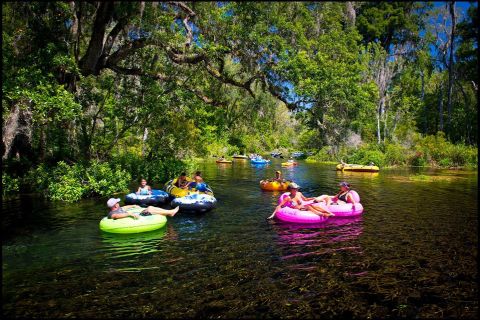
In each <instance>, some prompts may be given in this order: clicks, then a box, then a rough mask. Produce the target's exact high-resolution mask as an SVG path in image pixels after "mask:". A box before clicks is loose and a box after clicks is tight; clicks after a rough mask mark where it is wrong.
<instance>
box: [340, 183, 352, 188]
mask: <svg viewBox="0 0 480 320" xmlns="http://www.w3.org/2000/svg"><path fill="white" fill-rule="evenodd" d="M338 185H339V186H340V187H345V188H350V183H348V182H346V181H342V182H340V183H339V184H338Z"/></svg>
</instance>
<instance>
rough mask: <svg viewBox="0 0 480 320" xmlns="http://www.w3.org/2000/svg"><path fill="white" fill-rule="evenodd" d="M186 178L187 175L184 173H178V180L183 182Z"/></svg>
mask: <svg viewBox="0 0 480 320" xmlns="http://www.w3.org/2000/svg"><path fill="white" fill-rule="evenodd" d="M186 177H187V174H186V173H185V172H182V173H180V177H179V178H180V180H185V178H186Z"/></svg>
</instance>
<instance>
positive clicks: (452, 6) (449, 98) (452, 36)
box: [447, 1, 456, 134]
mask: <svg viewBox="0 0 480 320" xmlns="http://www.w3.org/2000/svg"><path fill="white" fill-rule="evenodd" d="M449 7H450V16H451V17H452V29H451V30H452V31H451V34H450V56H449V59H448V60H449V61H448V91H447V95H448V96H447V110H448V114H447V131H448V134H450V128H451V121H452V91H453V78H454V74H453V53H454V42H455V23H456V22H455V1H451V2H450V3H449Z"/></svg>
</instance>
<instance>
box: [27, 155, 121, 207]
mask: <svg viewBox="0 0 480 320" xmlns="http://www.w3.org/2000/svg"><path fill="white" fill-rule="evenodd" d="M130 181H131V175H130V173H128V172H127V171H126V170H124V169H121V167H120V166H118V165H115V166H110V165H109V164H108V163H100V162H98V161H91V162H90V163H88V164H87V165H82V164H80V163H77V164H73V165H68V164H67V163H65V162H63V161H60V162H58V163H57V164H56V165H55V166H53V167H47V166H46V165H44V164H42V165H40V166H38V167H37V168H35V169H32V170H31V171H30V172H29V174H27V175H26V177H25V178H24V180H23V183H24V184H29V185H31V186H33V188H34V190H36V191H38V192H42V193H45V195H46V197H47V198H48V199H51V200H60V201H66V202H73V201H78V200H80V199H81V198H83V197H88V196H92V195H100V196H109V195H112V194H114V193H116V192H120V191H126V190H127V186H128V183H129V182H130Z"/></svg>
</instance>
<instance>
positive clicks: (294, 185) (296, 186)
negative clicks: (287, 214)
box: [288, 182, 300, 194]
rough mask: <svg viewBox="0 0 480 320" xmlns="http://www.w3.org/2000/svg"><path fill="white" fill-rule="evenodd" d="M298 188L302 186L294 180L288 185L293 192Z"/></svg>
mask: <svg viewBox="0 0 480 320" xmlns="http://www.w3.org/2000/svg"><path fill="white" fill-rule="evenodd" d="M298 189H300V186H299V185H298V184H296V183H295V182H292V183H290V184H289V185H288V191H290V193H291V194H295V193H297V191H298Z"/></svg>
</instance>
